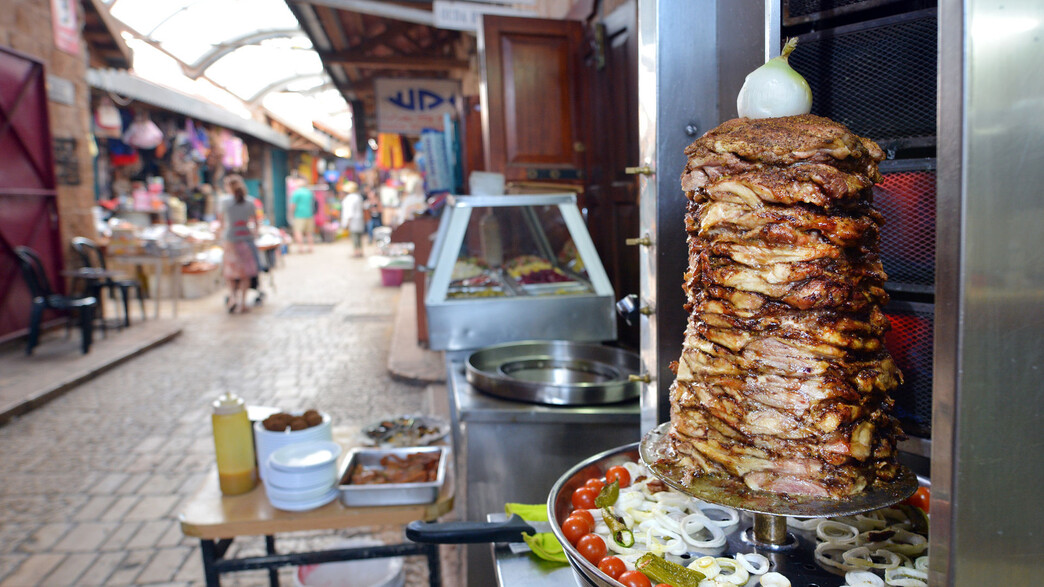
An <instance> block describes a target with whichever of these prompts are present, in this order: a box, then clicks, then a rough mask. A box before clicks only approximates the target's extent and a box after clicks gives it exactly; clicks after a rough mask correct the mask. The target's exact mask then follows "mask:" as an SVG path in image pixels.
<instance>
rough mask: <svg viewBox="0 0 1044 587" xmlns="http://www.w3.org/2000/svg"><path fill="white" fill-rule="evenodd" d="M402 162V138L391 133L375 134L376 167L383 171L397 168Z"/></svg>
mask: <svg viewBox="0 0 1044 587" xmlns="http://www.w3.org/2000/svg"><path fill="white" fill-rule="evenodd" d="M403 163H404V158H403V151H402V138H401V137H400V136H399V135H397V134H393V133H386V132H382V133H380V134H378V135H377V168H378V169H383V170H385V171H388V170H392V169H399V168H401V167H402V165H403Z"/></svg>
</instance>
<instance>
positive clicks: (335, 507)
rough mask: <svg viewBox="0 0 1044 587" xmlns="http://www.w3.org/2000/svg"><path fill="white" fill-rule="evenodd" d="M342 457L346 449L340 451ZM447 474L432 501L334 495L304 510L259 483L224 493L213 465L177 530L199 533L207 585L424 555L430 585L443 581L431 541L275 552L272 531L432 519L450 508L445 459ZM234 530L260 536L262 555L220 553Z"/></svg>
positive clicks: (273, 581) (234, 534) (450, 480)
mask: <svg viewBox="0 0 1044 587" xmlns="http://www.w3.org/2000/svg"><path fill="white" fill-rule="evenodd" d="M341 458H342V459H344V458H347V457H346V455H343V456H342V457H341ZM448 464H449V465H450V466H449V467H447V478H446V480H445V482H444V484H443V487H442V491H441V492H440V493H439V496H438V498H437V499H436V500H435V503H431V504H422V505H405V506H380V507H345V506H344V505H341V502H340V500H334V501H333V502H332V503H329V504H327V505H325V506H323V507H320V508H317V509H314V510H309V511H304V512H287V511H282V510H278V509H276V508H274V507H272V505H271V504H270V503H269V502H268V497H267V496H266V495H265V488H264V486H263V485H262V484H260V483H259V484H258V486H257V487H256V488H255V489H254V490H253V491H250V492H249V493H245V494H243V495H235V496H225V495H223V494H222V493H221V489H220V486H219V485H218V476H217V469H216V468H215V469H212V470H211V471H210V473H208V475H207V478H206V480H205V481H204V482H203V485H202V487H201V488H200V489H199V491H198V492H197V493H196V495H195V496H193V498H192V500H191V501H190V502H189V503H188V505H187V506H186V507H185V510H184V511H183V512H182V513H181V515H180V520H181V531H182V532H183V533H184V534H185V535H186V536H192V537H195V538H199V539H200V547H201V550H202V554H203V572H204V575H205V577H206V582H207V585H208V586H217V585H220V584H221V581H220V577H219V576H220V575H221V574H222V573H231V572H236V571H247V570H257V569H268V573H269V581H270V583H271V584H272V585H273V586H276V585H278V584H279V581H278V573H277V572H276V569H278V568H279V567H284V566H289V565H306V564H319V563H326V562H333V561H344V560H357V559H364V558H384V557H396V556H413V555H423V556H426V557H427V559H428V573H429V581H430V584H431V586H432V587H439V586H440V585H441V584H442V578H441V574H440V572H439V553H438V548H437V546H436V545H434V544H420V543H414V542H406V543H403V544H389V545H384V546H366V547H357V548H345V549H338V550H325V551H319V552H301V553H291V554H277V553H276V550H275V534H278V533H281V532H301V531H308V530H337V529H341V528H351V527H357V526H383V525H394V524H407V523H409V522H412V521H414V520H424V521H434V520H436V519H438V518H439V517H440V516H442V515H445V514H447V513H449V512H450V510H452V509H453V485H454V481H453V475H452V474H451V473H450V472H451V471H452V469H453V467H452V463H448ZM238 536H264V537H265V550H266V553H267V554H266V555H265V556H254V557H245V558H236V559H225V558H223V557H224V555H225V552H227V550H228V547H229V546H231V544H232V541H233V540H234V539H235V538H236V537H238Z"/></svg>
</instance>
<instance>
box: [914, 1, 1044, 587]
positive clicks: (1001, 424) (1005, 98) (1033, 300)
mask: <svg viewBox="0 0 1044 587" xmlns="http://www.w3.org/2000/svg"><path fill="white" fill-rule="evenodd" d="M939 11H940V35H941V37H940V55H939V57H940V91H939V112H940V127H939V138H940V142H939V153H938V155H939V166H938V170H939V180H938V181H939V184H938V187H939V189H938V194H939V195H938V206H937V215H938V216H937V223H936V224H937V227H938V229H937V230H938V241H937V254H936V259H937V268H936V273H937V278H936V296H937V298H936V300H937V308H936V322H935V327H936V331H935V341H936V343H935V365H934V386H933V398H934V406H933V420H932V464H931V466H932V520H931V553H932V556H931V567H930V576H929V579H930V583H931V584H932V585H957V586H963V585H968V586H971V585H1035V584H1037V583H1039V582H1040V579H1039V577H1040V576H1041V573H1042V572H1044V557H1042V556H1041V553H1042V552H1044V538H1042V536H1044V534H1042V532H1041V528H1044V508H1041V507H1040V492H1041V490H1040V488H1041V487H1042V486H1044V451H1042V450H1041V449H1042V448H1044V427H1042V426H1041V425H1040V423H1041V420H1042V417H1044V394H1042V393H1041V383H1040V382H1041V373H1042V371H1044V337H1042V334H1044V253H1042V251H1044V231H1042V230H1041V226H1042V224H1044V199H1042V198H1041V195H1040V193H1041V188H1040V186H1041V185H1042V184H1044V165H1041V157H1040V153H1041V152H1042V151H1044V123H1042V121H1044V76H1041V75H1039V64H1040V62H1041V60H1042V59H1044V43H1041V40H1040V39H1041V35H1042V30H1041V27H1042V23H1044V4H1042V3H1040V2H1038V1H1036V0H1014V1H1008V2H1003V3H1002V2H995V1H980V0H967V1H964V2H958V1H956V0H951V1H944V2H941V3H940V7H939Z"/></svg>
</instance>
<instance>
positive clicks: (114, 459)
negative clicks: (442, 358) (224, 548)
mask: <svg viewBox="0 0 1044 587" xmlns="http://www.w3.org/2000/svg"><path fill="white" fill-rule="evenodd" d="M273 274H274V279H270V278H269V276H264V277H263V279H262V286H263V289H264V290H265V293H266V294H267V297H266V299H265V303H264V304H263V305H261V306H255V307H253V308H252V311H251V312H250V313H248V314H242V315H229V314H227V313H226V312H225V309H224V304H223V301H222V300H223V297H224V295H225V292H224V290H222V291H220V292H218V293H214V294H212V295H210V296H208V297H206V298H202V299H198V300H188V301H182V303H181V307H180V317H179V320H181V322H182V326H183V328H182V334H181V335H180V336H177V337H175V338H174V339H173V340H171V341H170V342H167V343H165V344H162V345H159V346H158V347H156V348H154V349H152V350H150V351H148V352H146V353H143V354H142V355H140V356H138V357H136V358H134V359H131V360H130V361H128V362H126V363H123V364H122V365H120V366H118V367H116V368H114V369H112V370H109V371H107V372H105V373H103V374H101V375H99V376H97V377H95V378H93V379H91V380H90V381H87V382H86V383H83V384H81V385H79V386H77V387H75V388H74V389H72V390H70V391H68V392H67V393H64V394H63V395H61V396H60V397H58V398H57V399H55V400H53V401H51V402H49V403H47V404H45V405H43V406H41V407H39V408H37V409H35V410H33V411H31V412H29V413H27V414H25V415H23V416H21V417H19V418H16V419H14V420H12V421H10V422H9V423H7V424H6V425H4V426H0V443H2V446H3V447H4V450H3V451H2V452H0V470H2V471H4V474H3V483H2V484H0V511H2V512H3V515H2V518H0V585H3V586H7V585H108V586H116V585H144V584H164V585H201V584H202V583H203V573H202V564H201V559H200V551H199V542H198V540H196V539H193V538H187V537H185V536H183V535H182V533H181V529H180V527H179V524H178V521H177V515H178V513H179V511H181V509H182V508H183V506H184V504H185V503H186V501H187V500H188V499H189V498H190V497H191V496H192V494H193V493H194V492H195V491H196V490H197V488H198V487H199V485H200V483H201V480H202V479H203V476H204V474H205V472H206V471H208V470H209V469H210V468H211V467H212V466H213V459H214V446H213V442H212V436H211V423H210V402H211V401H212V400H214V399H215V398H217V397H218V396H219V395H220V394H221V393H222V392H226V391H228V392H234V393H236V394H238V395H240V396H242V397H243V398H245V399H246V400H247V402H248V403H250V404H252V405H265V406H273V407H277V408H280V409H283V410H299V409H300V410H303V409H308V408H317V409H319V410H321V411H326V412H329V414H330V415H331V418H332V422H333V424H334V426H335V427H344V428H352V429H358V428H359V427H361V426H363V425H365V424H368V423H370V422H373V421H374V420H376V419H378V418H382V417H386V416H388V415H393V414H401V413H406V412H409V413H442V412H443V411H444V410H445V407H444V406H441V405H438V404H440V402H441V401H444V400H440V398H441V397H444V395H440V394H439V393H438V389H439V386H437V385H436V386H425V385H424V384H418V383H415V382H413V383H410V382H404V381H401V380H398V379H397V378H393V377H392V376H391V375H390V374H389V371H388V351H389V345H390V343H391V340H392V336H393V325H394V323H395V316H396V312H397V310H398V307H399V299H400V289H399V288H389V287H382V286H381V279H380V274H379V272H378V270H377V269H374V268H373V267H371V266H370V265H369V264H368V263H367V261H366V259H365V258H353V257H352V254H351V249H350V245H349V244H348V242H347V241H345V240H341V241H337V242H334V243H329V244H323V245H319V246H317V247H316V249H315V252H314V253H312V254H293V255H288V256H286V257H284V263H283V265H282V266H281V267H279V268H278V269H276V270H275V271H274V272H273ZM150 318H151V316H150ZM132 328H134V326H132ZM433 398H434V399H433ZM360 534H363V535H365V534H373V535H376V536H377V537H379V538H381V539H383V540H385V541H394V540H401V528H399V527H382V528H368V529H367V528H364V529H353V530H351V531H339V532H336V533H331V532H317V533H309V534H307V535H294V536H291V537H290V538H289V539H283V538H282V537H280V541H279V548H280V550H281V551H290V550H293V549H294V548H295V546H301V545H302V543H309V544H311V543H312V542H315V541H324V540H332V539H333V538H334V537H335V535H336V536H341V537H343V536H353V535H360ZM232 549H233V550H232V551H230V555H235V554H236V552H237V551H239V552H247V551H249V552H251V553H254V554H261V553H263V552H264V542H263V539H262V538H260V537H259V538H255V539H249V540H242V541H237V542H236V543H235V544H233V546H232ZM415 558H416V557H414V558H411V559H409V561H408V563H407V565H406V568H407V583H406V584H407V585H421V584H427V583H426V567H425V566H424V564H423V559H416V560H414V559H415ZM443 569H444V571H443V572H444V573H447V572H449V571H450V569H448V568H447V566H446V565H444V567H443ZM291 573H292V568H284V569H283V570H282V571H281V572H280V577H281V582H282V584H285V585H290V584H293V581H292V577H291ZM222 581H223V584H225V585H262V584H267V581H268V576H267V572H265V571H250V572H244V573H236V574H231V575H226V576H224V577H223V578H222ZM444 584H452V582H451V581H450V578H449V577H444Z"/></svg>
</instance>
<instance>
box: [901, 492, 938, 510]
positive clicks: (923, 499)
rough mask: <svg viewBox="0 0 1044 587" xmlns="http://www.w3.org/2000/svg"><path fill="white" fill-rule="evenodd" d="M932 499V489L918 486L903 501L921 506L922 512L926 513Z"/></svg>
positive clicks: (916, 506) (917, 506)
mask: <svg viewBox="0 0 1044 587" xmlns="http://www.w3.org/2000/svg"><path fill="white" fill-rule="evenodd" d="M931 499H932V490H931V489H928V488H927V487H918V488H917V491H915V492H914V494H913V495H911V496H910V497H908V498H906V501H904V502H903V503H907V504H910V505H912V506H914V507H915V508H921V509H922V510H924V513H928V505H929V502H930V501H931Z"/></svg>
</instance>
